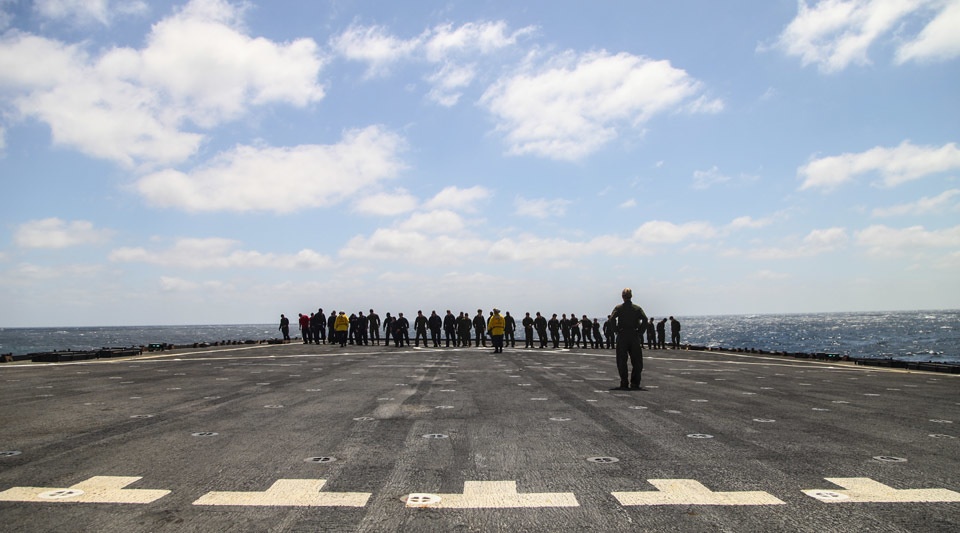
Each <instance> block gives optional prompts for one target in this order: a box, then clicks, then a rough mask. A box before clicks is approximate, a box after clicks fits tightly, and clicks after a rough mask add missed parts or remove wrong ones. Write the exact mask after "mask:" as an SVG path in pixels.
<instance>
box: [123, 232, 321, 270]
mask: <svg viewBox="0 0 960 533" xmlns="http://www.w3.org/2000/svg"><path fill="white" fill-rule="evenodd" d="M239 244H240V243H239V242H238V241H235V240H232V239H221V238H206V239H197V238H185V239H179V240H177V241H176V242H175V243H174V244H173V246H171V247H170V248H167V249H165V250H148V249H146V248H142V247H135V248H134V247H127V248H118V249H116V250H114V251H112V252H111V253H110V260H111V261H114V262H118V263H147V264H152V265H159V266H164V267H174V268H191V269H202V268H277V269H285V270H292V269H306V270H312V269H324V268H329V267H331V266H333V261H332V260H331V259H330V257H328V256H325V255H322V254H319V253H317V252H315V251H313V250H308V249H304V250H300V251H299V252H297V253H295V254H274V253H269V252H268V253H263V252H258V251H255V250H240V249H238V246H239Z"/></svg>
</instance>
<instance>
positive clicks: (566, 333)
mask: <svg viewBox="0 0 960 533" xmlns="http://www.w3.org/2000/svg"><path fill="white" fill-rule="evenodd" d="M560 333H562V334H563V347H564V348H566V349H568V350H569V349H570V348H572V347H573V342H572V341H571V340H570V321H569V320H567V314H566V313H564V314H563V315H561V316H560Z"/></svg>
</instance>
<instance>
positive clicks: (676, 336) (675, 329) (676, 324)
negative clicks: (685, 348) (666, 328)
mask: <svg viewBox="0 0 960 533" xmlns="http://www.w3.org/2000/svg"><path fill="white" fill-rule="evenodd" d="M670 344H671V345H673V349H674V350H678V349H680V321H679V320H677V319H676V318H673V317H670Z"/></svg>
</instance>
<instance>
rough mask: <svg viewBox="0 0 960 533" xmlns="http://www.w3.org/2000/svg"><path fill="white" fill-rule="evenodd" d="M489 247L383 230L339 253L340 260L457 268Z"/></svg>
mask: <svg viewBox="0 0 960 533" xmlns="http://www.w3.org/2000/svg"><path fill="white" fill-rule="evenodd" d="M489 247H490V241H486V240H483V239H477V238H472V237H451V236H448V235H437V236H433V237H431V236H429V235H425V234H423V233H421V232H419V231H409V230H404V229H394V228H380V229H378V230H376V231H374V232H373V234H372V235H370V236H369V237H363V236H356V237H354V238H352V239H350V241H348V242H347V244H346V245H345V246H344V247H343V249H341V250H340V256H341V257H343V258H347V259H370V260H377V261H399V262H405V263H414V264H427V265H456V264H462V263H464V262H466V261H467V260H468V258H469V257H472V256H475V255H477V254H479V253H483V252H486V250H488V249H489Z"/></svg>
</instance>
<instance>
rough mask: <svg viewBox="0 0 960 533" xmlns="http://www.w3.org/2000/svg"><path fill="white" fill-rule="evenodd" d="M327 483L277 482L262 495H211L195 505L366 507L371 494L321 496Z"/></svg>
mask: <svg viewBox="0 0 960 533" xmlns="http://www.w3.org/2000/svg"><path fill="white" fill-rule="evenodd" d="M326 483H327V480H326V479H278V480H277V481H276V482H275V483H274V484H273V485H271V486H270V488H269V489H267V490H265V491H263V492H216V491H215V492H208V493H206V494H204V495H203V496H201V497H200V499H198V500H197V501H195V502H193V505H244V506H270V507H363V506H365V505H366V504H367V500H368V499H369V498H370V493H369V492H320V489H322V488H323V486H324V485H325V484H326Z"/></svg>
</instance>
